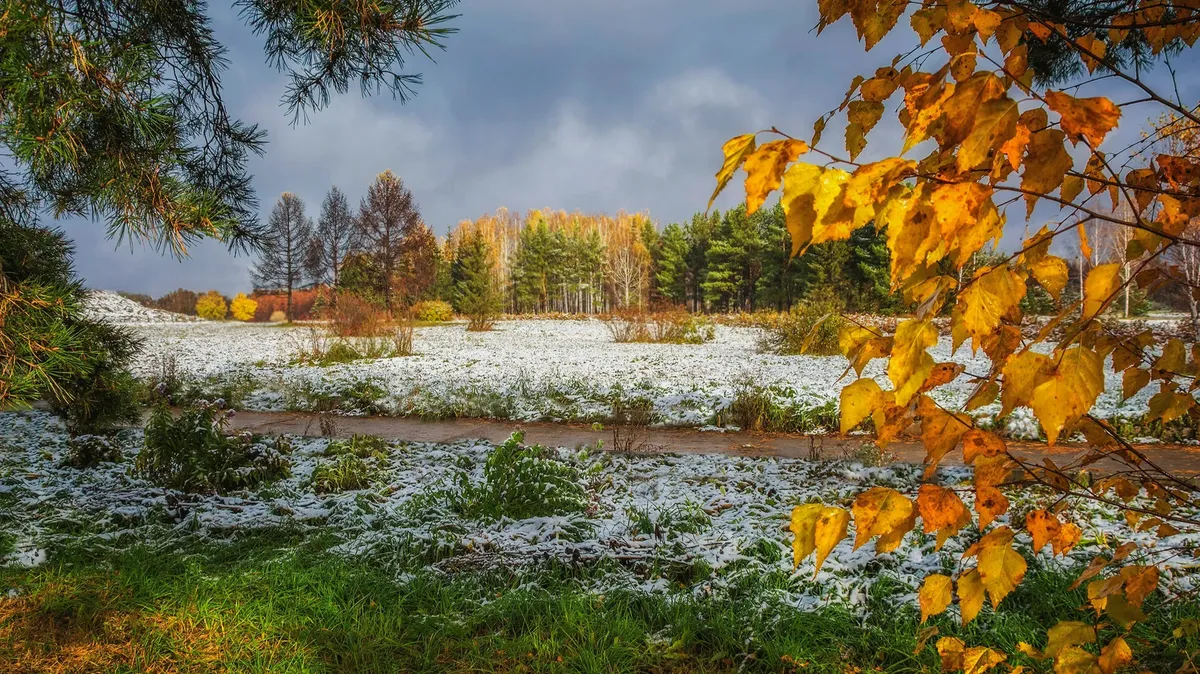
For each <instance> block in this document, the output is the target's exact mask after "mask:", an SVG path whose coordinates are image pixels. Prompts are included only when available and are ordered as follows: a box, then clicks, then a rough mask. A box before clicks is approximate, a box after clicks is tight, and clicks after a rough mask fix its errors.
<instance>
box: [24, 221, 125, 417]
mask: <svg viewBox="0 0 1200 674" xmlns="http://www.w3.org/2000/svg"><path fill="white" fill-rule="evenodd" d="M0 241H3V242H4V245H2V246H0V326H3V330H0V409H8V408H22V407H27V406H29V405H31V404H32V403H34V402H36V401H38V400H46V401H48V402H49V403H50V405H51V408H52V409H53V410H54V412H55V413H56V414H58V415H59V416H62V417H64V418H65V419H66V421H67V429H68V431H70V432H71V433H72V434H78V433H99V432H105V431H108V430H110V429H111V428H112V427H113V426H114V425H115V424H117V423H120V422H134V421H136V420H137V418H138V408H137V397H136V385H135V382H134V381H133V378H132V377H131V376H130V375H129V374H128V371H127V368H128V366H129V362H130V360H131V359H132V358H133V356H134V354H135V353H136V352H137V351H138V349H139V348H140V346H141V342H140V341H139V340H137V339H136V338H135V337H134V336H133V335H132V334H131V333H129V332H127V331H126V330H124V329H122V328H118V327H116V326H113V325H111V324H108V323H105V322H103V321H98V320H94V319H91V318H88V317H87V315H86V314H85V312H84V303H85V302H86V298H87V291H86V290H84V288H83V284H82V283H81V282H80V281H79V279H77V278H76V277H75V272H74V269H73V267H72V263H71V260H72V256H73V253H74V251H73V249H72V247H71V244H70V243H68V242H67V240H66V238H65V237H64V236H63V234H62V233H61V232H58V231H54V230H50V229H45V228H42V227H29V226H24V225H18V224H16V223H14V222H12V221H11V220H7V219H4V218H0Z"/></svg>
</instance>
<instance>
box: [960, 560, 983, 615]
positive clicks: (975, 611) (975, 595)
mask: <svg viewBox="0 0 1200 674" xmlns="http://www.w3.org/2000/svg"><path fill="white" fill-rule="evenodd" d="M984 595H985V590H984V587H983V578H981V577H980V575H979V570H978V569H971V570H970V571H967V572H966V573H962V574H959V576H958V608H959V610H960V611H961V612H962V624H963V625H966V624H968V623H970V622H971V621H972V620H974V619H975V616H977V615H979V611H980V609H982V608H983V599H984Z"/></svg>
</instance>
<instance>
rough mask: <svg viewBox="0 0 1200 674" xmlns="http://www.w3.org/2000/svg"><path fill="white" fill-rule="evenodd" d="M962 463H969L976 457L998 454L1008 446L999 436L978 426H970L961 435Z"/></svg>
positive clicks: (1003, 451) (1002, 452)
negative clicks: (969, 428)
mask: <svg viewBox="0 0 1200 674" xmlns="http://www.w3.org/2000/svg"><path fill="white" fill-rule="evenodd" d="M962 440H963V463H966V464H971V463H974V462H975V459H976V458H977V457H980V456H983V457H988V456H998V455H1000V454H1004V453H1005V452H1006V451H1008V446H1007V445H1006V444H1005V443H1004V440H1003V439H1001V437H1000V436H998V435H996V434H995V433H992V432H991V431H985V430H981V429H978V428H972V429H971V430H969V431H967V432H966V433H965V434H964V435H963V439H962Z"/></svg>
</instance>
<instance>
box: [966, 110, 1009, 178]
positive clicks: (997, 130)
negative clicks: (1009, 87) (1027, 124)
mask: <svg viewBox="0 0 1200 674" xmlns="http://www.w3.org/2000/svg"><path fill="white" fill-rule="evenodd" d="M1016 131H1017V103H1016V101H1014V100H1012V99H1011V98H1009V97H1007V96H1005V97H1003V98H998V99H996V100H991V101H988V102H986V103H984V104H983V105H981V106H979V109H978V110H977V112H976V115H975V124H974V126H972V127H971V132H970V134H968V135H967V137H966V139H965V140H963V142H962V145H960V146H959V148H958V156H957V157H955V166H956V168H957V169H958V172H959V173H964V172H966V171H970V170H971V169H974V168H976V167H978V166H979V165H980V164H982V163H983V162H984V160H986V159H987V158H988V155H989V154H990V153H991V152H992V150H994V149H996V148H997V147H998V146H1000V145H1003V144H1004V143H1005V142H1007V141H1008V139H1009V138H1012V136H1013V134H1015V133H1016Z"/></svg>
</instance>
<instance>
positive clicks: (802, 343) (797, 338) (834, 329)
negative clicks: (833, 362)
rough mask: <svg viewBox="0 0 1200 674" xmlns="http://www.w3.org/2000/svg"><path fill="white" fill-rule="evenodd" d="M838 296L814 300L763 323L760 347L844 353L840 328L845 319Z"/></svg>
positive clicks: (789, 352) (788, 352) (809, 353)
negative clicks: (772, 320)
mask: <svg viewBox="0 0 1200 674" xmlns="http://www.w3.org/2000/svg"><path fill="white" fill-rule="evenodd" d="M840 311H841V306H840V305H839V304H838V302H837V301H836V300H833V299H823V300H812V301H809V302H805V303H803V304H799V305H797V306H795V307H793V308H792V310H791V311H790V312H788V313H786V314H781V315H780V316H779V318H778V319H777V320H775V321H774V324H773V325H768V326H765V327H764V330H765V332H764V334H763V337H762V339H761V340H760V342H759V348H760V349H762V350H763V351H768V352H771V353H779V354H784V355H798V354H803V355H807V356H835V355H838V354H840V353H841V349H840V348H839V346H838V332H839V331H840V330H841V328H842V324H843V323H844V319H843V318H842V316H841V313H840Z"/></svg>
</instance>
